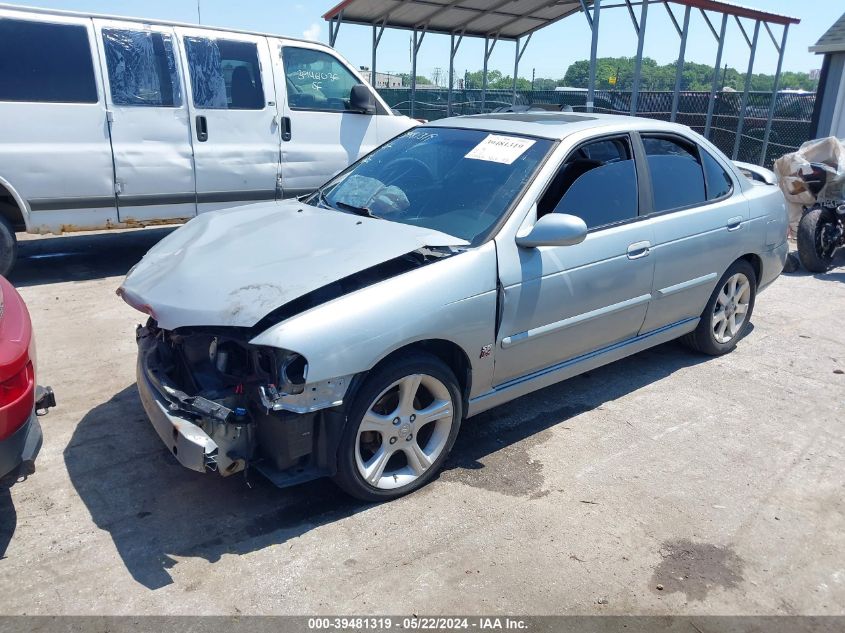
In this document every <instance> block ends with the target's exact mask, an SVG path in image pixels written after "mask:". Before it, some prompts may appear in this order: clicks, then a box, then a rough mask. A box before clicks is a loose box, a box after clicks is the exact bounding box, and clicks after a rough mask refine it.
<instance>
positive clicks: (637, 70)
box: [617, 0, 648, 115]
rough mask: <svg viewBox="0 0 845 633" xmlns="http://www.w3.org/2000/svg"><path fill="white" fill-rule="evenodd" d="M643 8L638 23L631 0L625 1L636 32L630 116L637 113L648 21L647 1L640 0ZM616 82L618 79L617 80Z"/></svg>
mask: <svg viewBox="0 0 845 633" xmlns="http://www.w3.org/2000/svg"><path fill="white" fill-rule="evenodd" d="M642 2H643V6H642V9H640V23H639V24H637V21H636V19H634V9H633V8H632V7H631V0H625V3H626V4H627V5H628V10H629V11H630V12H631V19H632V20H633V21H634V28H635V29H636V31H637V58H636V60H635V61H634V81H633V84H632V85H631V114H632V115H634V114H636V113H637V102H638V101H639V98H640V77H641V76H642V70H643V44H644V43H645V25H646V20H647V19H648V0H642ZM617 81H618V78H617Z"/></svg>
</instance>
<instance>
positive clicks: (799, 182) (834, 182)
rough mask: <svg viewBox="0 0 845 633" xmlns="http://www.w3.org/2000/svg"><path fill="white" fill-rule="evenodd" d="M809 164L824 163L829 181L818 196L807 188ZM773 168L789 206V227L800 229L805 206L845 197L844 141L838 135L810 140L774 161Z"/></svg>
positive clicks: (791, 231) (792, 231) (836, 202)
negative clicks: (795, 150) (805, 176)
mask: <svg viewBox="0 0 845 633" xmlns="http://www.w3.org/2000/svg"><path fill="white" fill-rule="evenodd" d="M810 163H816V164H820V165H822V166H823V169H824V170H825V171H826V172H827V182H826V183H825V186H824V187H823V188H822V190H821V191H820V192H819V194H818V196H814V195H813V194H812V193H811V192H810V191H808V189H807V183H805V182H804V180H803V179H802V178H801V175H802V174H809V173H810V172H811V171H812V168H811V166H810ZM774 171H775V173H776V174H777V176H778V182H779V184H780V188H781V190H782V191H783V195H784V196H785V197H786V202H787V205H788V207H789V230H790V233H791V234H792V235H795V234H796V233H797V231H798V222H799V221H800V220H801V214H802V213H803V207H805V206H811V205H813V204H815V203H816V202H817V201H818V202H821V203H830V204H841V203H842V201H843V200H845V143H843V141H841V140H839V139H837V138H836V137H833V136H829V137H828V138H822V139H816V140H814V141H807V142H806V143H804V144H803V145H801V147H799V148H798V151H797V152H792V153H791V154H784V155H783V156H781V157H780V158H778V159H777V160H776V161H775V166H774Z"/></svg>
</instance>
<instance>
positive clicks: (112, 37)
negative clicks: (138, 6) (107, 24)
mask: <svg viewBox="0 0 845 633" xmlns="http://www.w3.org/2000/svg"><path fill="white" fill-rule="evenodd" d="M103 45H104V48H105V52H106V66H107V67H108V72H109V86H110V88H111V98H112V103H114V104H115V105H127V106H159V107H174V106H179V105H182V89H181V86H180V82H179V74H178V72H177V70H176V59H175V56H174V55H173V41H172V39H171V37H170V36H169V35H166V34H162V33H155V32H152V31H130V30H126V29H103Z"/></svg>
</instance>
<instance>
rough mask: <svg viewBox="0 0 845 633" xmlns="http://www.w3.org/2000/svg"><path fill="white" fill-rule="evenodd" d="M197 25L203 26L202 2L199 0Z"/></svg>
mask: <svg viewBox="0 0 845 633" xmlns="http://www.w3.org/2000/svg"><path fill="white" fill-rule="evenodd" d="M197 24H202V12H201V11H200V0H197Z"/></svg>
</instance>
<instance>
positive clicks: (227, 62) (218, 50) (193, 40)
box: [185, 37, 264, 110]
mask: <svg viewBox="0 0 845 633" xmlns="http://www.w3.org/2000/svg"><path fill="white" fill-rule="evenodd" d="M185 51H186V53H187V55H188V68H189V70H190V73H191V90H192V92H193V96H194V105H195V106H196V107H198V108H208V109H211V110H261V109H263V108H264V87H263V86H262V85H261V67H260V66H259V64H258V47H257V46H256V45H255V44H254V43H252V42H236V41H233V40H220V39H218V40H211V39H208V38H205V37H186V38H185Z"/></svg>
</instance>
